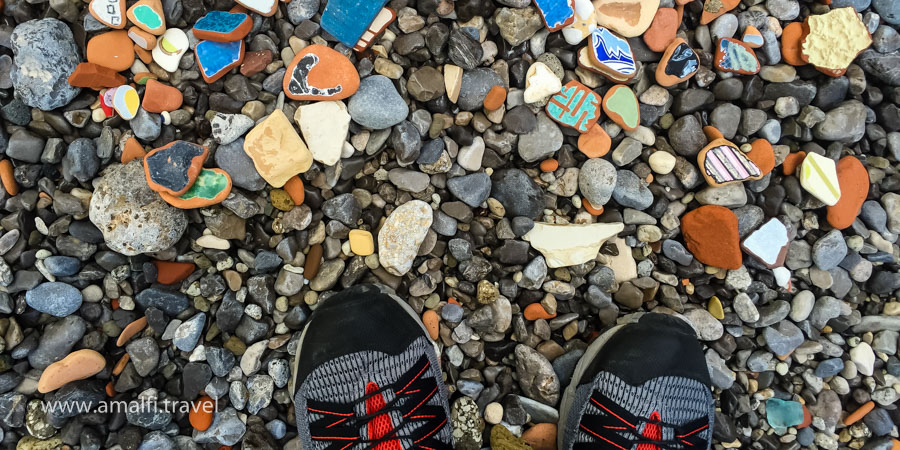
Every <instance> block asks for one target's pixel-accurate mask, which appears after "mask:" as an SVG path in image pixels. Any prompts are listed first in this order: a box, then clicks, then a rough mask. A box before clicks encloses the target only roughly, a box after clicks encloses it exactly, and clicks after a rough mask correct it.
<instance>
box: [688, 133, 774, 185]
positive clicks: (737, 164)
mask: <svg viewBox="0 0 900 450" xmlns="http://www.w3.org/2000/svg"><path fill="white" fill-rule="evenodd" d="M697 165H699V166H700V169H701V171H702V173H703V177H704V178H706V181H707V182H708V183H709V184H710V186H724V185H726V184H731V183H738V182H741V181H744V180H750V179H758V178H759V177H761V176H762V171H760V170H759V167H757V166H756V164H754V163H753V161H750V159H749V158H747V157H746V156H744V153H743V152H741V151H740V149H738V148H737V147H735V146H734V144H732V143H730V142H728V141H727V140H725V139H716V140H714V141H713V142H711V143H710V144H709V145H707V146H706V148H704V149H703V150H700V153H699V154H697Z"/></svg>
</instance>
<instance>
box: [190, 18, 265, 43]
mask: <svg viewBox="0 0 900 450" xmlns="http://www.w3.org/2000/svg"><path fill="white" fill-rule="evenodd" d="M252 28H253V20H251V19H250V16H249V15H247V14H244V13H231V12H228V11H210V12H208V13H206V15H205V16H203V17H201V18H200V20H198V21H197V23H195V24H194V36H195V37H196V38H197V39H200V40H206V41H216V42H233V41H239V40H241V39H244V37H246V36H247V34H248V33H250V30H251V29H252Z"/></svg>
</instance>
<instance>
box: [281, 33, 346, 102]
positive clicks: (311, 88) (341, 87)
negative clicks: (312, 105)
mask: <svg viewBox="0 0 900 450" xmlns="http://www.w3.org/2000/svg"><path fill="white" fill-rule="evenodd" d="M301 61H302V62H303V63H302V64H301ZM282 87H283V88H284V95H287V96H288V97H290V98H291V99H294V100H342V99H345V98H347V97H350V96H351V95H353V94H355V93H356V91H357V89H359V72H357V71H356V67H354V66H353V63H352V62H350V60H349V59H348V58H347V57H346V56H344V55H342V54H341V53H338V52H337V51H336V50H333V49H331V48H329V47H327V46H324V45H320V44H313V45H310V46H309V47H306V48H304V49H303V50H301V51H300V52H298V53H297V54H296V55H295V56H294V59H293V60H292V61H291V63H290V64H288V66H287V71H286V72H285V74H284V83H283V85H282Z"/></svg>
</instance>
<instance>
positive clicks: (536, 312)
mask: <svg viewBox="0 0 900 450" xmlns="http://www.w3.org/2000/svg"><path fill="white" fill-rule="evenodd" d="M554 317H556V314H550V313H548V312H547V310H546V309H544V306H543V305H541V304H540V303H532V304H530V305H528V306H526V307H525V319H526V320H538V319H546V320H550V319H552V318H554Z"/></svg>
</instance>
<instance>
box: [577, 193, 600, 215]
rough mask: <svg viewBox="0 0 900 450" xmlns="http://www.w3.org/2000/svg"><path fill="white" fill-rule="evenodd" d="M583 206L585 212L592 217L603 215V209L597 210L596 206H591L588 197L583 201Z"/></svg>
mask: <svg viewBox="0 0 900 450" xmlns="http://www.w3.org/2000/svg"><path fill="white" fill-rule="evenodd" d="M581 206H584V210H585V211H587V212H588V213H590V214H591V215H592V216H599V215H601V214H603V207H602V206H601V207H599V208H595V207H594V205H592V204H591V202H590V201H588V199H587V198H586V197H583V198H582V199H581Z"/></svg>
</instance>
